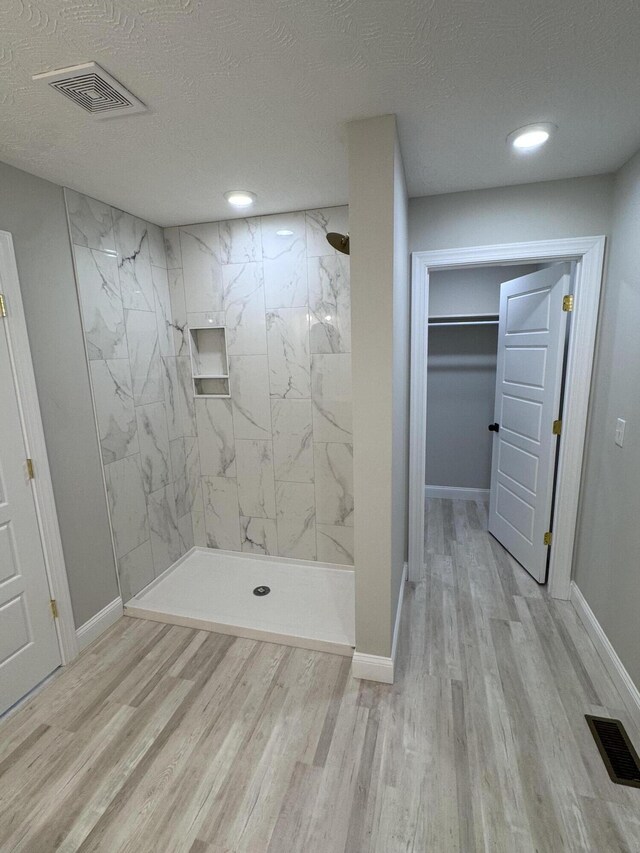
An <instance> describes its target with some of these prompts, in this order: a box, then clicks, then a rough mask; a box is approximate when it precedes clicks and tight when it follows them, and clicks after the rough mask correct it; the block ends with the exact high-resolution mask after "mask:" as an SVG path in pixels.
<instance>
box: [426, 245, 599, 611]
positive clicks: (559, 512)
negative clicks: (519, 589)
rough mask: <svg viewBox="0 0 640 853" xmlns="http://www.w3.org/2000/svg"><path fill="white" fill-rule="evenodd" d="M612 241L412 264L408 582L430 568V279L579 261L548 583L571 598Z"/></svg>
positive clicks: (466, 251) (465, 254) (486, 250)
mask: <svg viewBox="0 0 640 853" xmlns="http://www.w3.org/2000/svg"><path fill="white" fill-rule="evenodd" d="M605 242H606V238H605V237H604V236H596V237H577V238H566V239H559V240H539V241H534V242H524V243H503V244H498V245H493V246H472V247H468V248H460V249H442V250H438V251H431V252H413V253H412V256H411V257H412V265H411V379H410V412H409V580H418V579H419V578H420V577H421V575H422V572H423V566H424V509H425V493H424V483H425V461H426V446H425V440H424V436H425V435H426V430H427V345H428V325H427V321H428V304H429V273H430V271H433V272H435V271H436V270H445V269H456V268H464V267H476V266H500V265H503V264H504V265H510V264H514V263H534V264H543V263H552V262H555V261H575V278H574V310H573V314H572V319H571V333H570V337H569V347H568V357H567V369H566V392H565V399H564V406H563V426H562V432H563V436H562V442H561V445H560V458H559V463H558V476H557V484H556V501H555V509H554V515H553V522H552V529H553V531H554V534H553V542H552V546H551V554H550V562H549V575H548V585H549V593H550V595H551V596H553V597H554V598H559V599H564V600H568V599H569V596H570V591H571V570H572V557H573V546H574V542H575V534H576V523H577V517H578V501H579V497H580V484H581V475H582V460H583V455H584V445H585V438H586V431H587V415H588V408H589V393H590V389H591V377H592V373H593V361H594V354H595V344H596V329H597V323H598V309H599V305H600V293H601V289H602V275H603V267H604V251H605Z"/></svg>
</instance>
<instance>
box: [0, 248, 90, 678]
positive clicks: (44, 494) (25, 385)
mask: <svg viewBox="0 0 640 853" xmlns="http://www.w3.org/2000/svg"><path fill="white" fill-rule="evenodd" d="M0 270H1V271H2V278H1V280H0V292H1V293H2V294H3V296H4V298H5V302H6V309H7V317H6V319H5V320H2V321H0V322H3V323H5V324H6V327H5V328H6V331H7V342H8V344H9V353H10V357H11V361H12V368H13V373H14V376H15V377H16V382H17V391H18V408H19V410H20V417H21V420H22V424H23V429H24V433H25V442H26V445H27V447H26V451H27V456H29V457H30V458H31V459H33V465H34V469H35V472H36V476H35V479H33V480H32V481H31V485H32V489H33V498H34V503H35V507H36V515H37V518H38V526H39V528H40V537H41V539H42V549H43V552H44V562H45V567H46V573H47V580H48V582H49V590H50V594H51V598H55V600H56V604H57V606H58V618H57V619H56V620H55V622H56V632H57V634H58V642H59V645H60V656H61V658H62V663H63V664H67V663H69V662H70V661H72V660H73V659H74V658H75V657H77V655H78V644H77V640H76V629H75V623H74V620H73V611H72V609H71V596H70V594H69V582H68V579H67V571H66V567H65V562H64V553H63V551H62V540H61V538H60V528H59V526H58V515H57V512H56V504H55V498H54V495H53V484H52V482H51V471H50V469H49V459H48V456H47V448H46V444H45V440H44V429H43V426H42V417H41V415H40V405H39V403H38V391H37V388H36V379H35V375H34V372H33V363H32V361H31V350H30V348H29V337H28V335H27V324H26V320H25V316H24V307H23V304H22V296H21V294H20V280H19V278H18V267H17V265H16V256H15V253H14V251H13V239H12V237H11V234H10V233H9V232H8V231H0Z"/></svg>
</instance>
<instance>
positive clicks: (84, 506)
mask: <svg viewBox="0 0 640 853" xmlns="http://www.w3.org/2000/svg"><path fill="white" fill-rule="evenodd" d="M0 192H1V197H2V205H1V206H0V229H2V230H3V231H9V232H11V234H12V235H13V243H14V247H15V252H16V258H17V263H18V274H19V276H20V288H21V291H22V299H23V302H24V308H25V314H26V318H27V330H28V333H29V341H30V345H31V356H32V359H33V367H34V371H35V376H36V384H37V387H38V397H39V400H40V410H41V412H42V421H43V424H44V433H45V439H46V443H47V453H48V456H49V464H50V466H51V477H52V480H53V491H54V495H55V499H56V507H57V511H58V520H59V524H60V533H61V536H62V547H63V550H64V556H65V562H66V567H67V575H68V578H69V587H70V591H71V600H72V604H73V615H74V620H75V623H76V626H80V625H82V624H83V623H84V622H86V621H87V620H88V619H90V618H91V617H92V616H93V615H95V614H96V613H97V612H98V611H99V610H101V609H102V608H103V607H104V606H105V605H106V604H108V603H109V602H110V601H113V599H114V598H116V597H117V596H118V586H117V582H116V575H115V565H114V557H113V548H112V545H111V534H110V532H109V522H108V518H107V506H106V498H105V493H104V486H103V481H102V473H101V471H100V452H99V449H98V439H97V435H96V427H95V420H94V415H93V408H92V403H91V395H90V390H89V376H88V371H87V360H86V357H85V352H84V344H83V340H82V329H81V326H80V312H79V308H78V301H77V296H76V287H75V281H74V274H73V265H72V260H71V248H70V245H69V232H68V228H67V220H66V214H65V207H64V198H63V192H62V188H61V187H59V186H56V185H55V184H51V183H49V182H48V181H43V180H41V179H40V178H36V177H35V176H33V175H29V174H27V173H26V172H21V171H19V170H18V169H14V168H12V167H11V166H7V165H5V164H4V163H0Z"/></svg>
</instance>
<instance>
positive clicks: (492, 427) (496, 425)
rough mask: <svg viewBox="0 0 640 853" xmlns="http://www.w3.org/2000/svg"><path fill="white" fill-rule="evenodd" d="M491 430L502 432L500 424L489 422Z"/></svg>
mask: <svg viewBox="0 0 640 853" xmlns="http://www.w3.org/2000/svg"><path fill="white" fill-rule="evenodd" d="M489 432H500V424H489Z"/></svg>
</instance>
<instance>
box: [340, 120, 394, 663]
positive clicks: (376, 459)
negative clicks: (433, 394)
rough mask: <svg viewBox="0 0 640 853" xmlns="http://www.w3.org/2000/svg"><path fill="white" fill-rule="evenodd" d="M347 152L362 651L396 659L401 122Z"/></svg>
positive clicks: (360, 124)
mask: <svg viewBox="0 0 640 853" xmlns="http://www.w3.org/2000/svg"><path fill="white" fill-rule="evenodd" d="M348 144H349V230H350V235H351V309H352V313H351V352H352V373H353V444H354V446H353V451H354V453H353V474H354V503H355V506H356V507H357V509H356V513H355V527H354V544H355V552H354V557H355V572H356V648H357V650H358V651H359V652H362V653H366V654H371V655H382V656H388V655H389V654H390V652H391V642H392V635H393V625H394V620H395V609H396V608H395V605H396V600H397V595H398V591H399V581H400V575H401V572H402V563H403V562H404V551H405V542H406V524H407V512H406V466H405V458H406V452H407V447H406V445H407V442H408V430H407V423H406V405H407V403H406V400H407V397H406V395H407V389H406V388H405V387H401V388H396V384H397V383H399V384H400V385H403V386H404V385H405V384H406V382H407V379H408V375H407V365H408V355H407V351H406V348H407V346H408V331H407V326H406V324H407V315H408V308H407V302H406V300H407V299H408V295H407V293H406V290H407V276H406V271H407V267H408V258H407V252H406V225H405V222H406V219H405V217H406V191H405V189H404V178H403V175H402V165H401V160H400V156H399V149H398V145H397V136H396V122H395V117H394V116H379V117H377V118H373V119H365V120H363V121H356V122H352V123H350V124H349V125H348ZM396 336H402V339H401V340H400V339H396ZM396 347H397V349H396ZM396 406H397V407H398V410H397V411H396V409H395V407H396Z"/></svg>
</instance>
